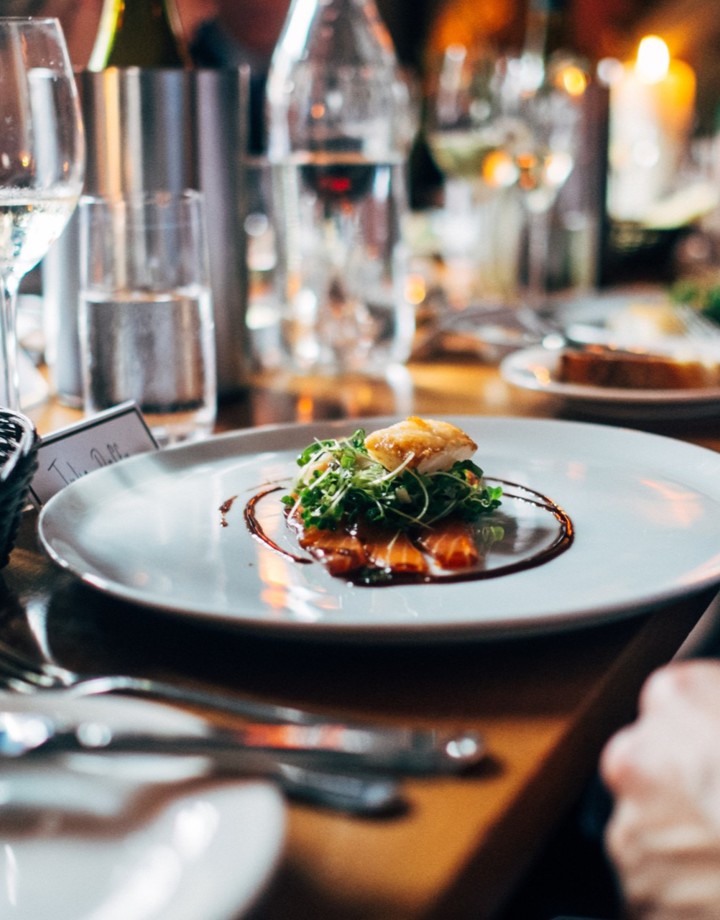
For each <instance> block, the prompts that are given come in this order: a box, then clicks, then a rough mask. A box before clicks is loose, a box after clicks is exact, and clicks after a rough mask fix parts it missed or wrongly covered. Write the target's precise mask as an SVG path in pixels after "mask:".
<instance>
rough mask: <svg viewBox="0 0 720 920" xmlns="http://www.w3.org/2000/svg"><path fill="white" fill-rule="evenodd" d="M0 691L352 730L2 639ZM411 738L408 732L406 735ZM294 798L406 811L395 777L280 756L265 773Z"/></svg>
mask: <svg viewBox="0 0 720 920" xmlns="http://www.w3.org/2000/svg"><path fill="white" fill-rule="evenodd" d="M0 688H4V689H7V690H11V691H15V692H17V693H23V694H29V695H32V694H34V693H41V692H42V691H57V692H58V693H63V694H67V695H70V696H75V697H85V696H97V695H102V694H107V693H114V692H125V693H131V694H137V695H139V696H142V697H147V698H151V699H155V700H162V701H166V702H169V703H172V704H183V705H197V706H200V707H207V708H211V709H214V710H216V711H218V712H226V713H231V714H235V715H240V716H243V717H245V718H250V719H253V720H261V721H264V722H269V723H275V724H290V725H300V726H319V727H328V728H329V729H330V730H332V728H333V726H338V727H341V728H343V729H347V728H348V727H349V726H348V725H340V723H334V722H332V721H330V720H328V719H327V718H326V717H325V716H322V715H321V714H319V713H315V712H310V711H305V710H301V709H295V708H291V707H287V706H276V705H273V704H270V703H264V702H262V703H261V702H255V701H252V700H247V699H242V698H239V697H230V696H228V695H226V694H221V693H214V692H209V691H204V690H195V689H192V688H185V687H182V688H181V687H178V686H175V685H174V684H169V683H166V682H164V681H157V680H152V679H149V678H144V677H134V676H130V675H125V674H109V675H90V674H79V673H77V672H75V671H71V670H70V669H68V668H64V667H62V666H61V665H58V664H56V663H54V662H48V661H46V662H42V663H41V662H38V661H36V660H33V659H32V658H30V657H28V656H26V655H25V654H23V653H22V652H20V651H18V650H17V649H15V648H13V647H12V646H9V645H7V644H5V643H4V642H2V641H0ZM363 729H364V730H366V731H368V732H371V733H374V734H377V736H378V737H379V738H380V740H382V735H383V734H386V733H388V732H391V731H396V732H397V733H398V736H400V735H401V734H402V733H403V730H402V729H397V730H393V729H384V728H379V727H373V726H365V725H363ZM404 734H405V737H406V740H407V739H408V733H407V732H405V733H404ZM433 734H434V733H432V732H430V731H422V730H413V731H412V732H410V733H409V743H410V745H412V742H413V741H418V740H419V741H420V744H421V746H422V743H423V741H427V740H433V741H434V740H435V739H434V738H432V735H433ZM265 775H268V776H271V778H273V779H274V780H275V781H276V782H277V783H278V784H279V785H280V787H281V788H282V790H283V792H284V793H285V794H286V795H287V796H288V797H289V798H292V799H296V800H298V801H301V802H308V803H311V804H314V805H319V806H321V807H324V808H330V809H334V810H337V811H343V812H349V813H351V814H356V815H361V816H374V815H384V814H387V813H388V812H390V813H394V812H395V811H397V810H398V809H402V807H403V805H404V799H403V797H402V795H401V793H400V787H399V781H398V779H397V778H396V777H391V776H384V775H381V774H380V773H377V772H376V773H374V774H372V775H369V774H367V773H366V772H365V771H364V770H363V769H362V764H361V763H360V761H358V769H356V770H352V769H350V768H348V766H347V764H346V765H345V768H344V769H335V770H333V769H330V768H328V769H321V768H319V767H317V766H310V765H307V766H305V765H302V764H297V763H292V762H285V761H284V760H283V757H282V752H278V758H277V761H276V765H275V769H274V770H273V771H272V772H270V771H265Z"/></svg>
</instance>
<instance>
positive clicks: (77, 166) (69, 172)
mask: <svg viewBox="0 0 720 920" xmlns="http://www.w3.org/2000/svg"><path fill="white" fill-rule="evenodd" d="M0 124H1V125H2V131H0V340H1V342H0V343H1V345H2V358H1V360H2V368H1V370H2V373H1V374H0V404H2V405H4V406H7V407H9V408H11V409H18V408H20V382H19V376H18V363H17V335H16V328H15V327H16V312H17V291H18V287H19V284H20V281H21V280H22V278H23V276H24V275H25V274H26V273H27V272H28V271H29V270H30V269H31V268H33V266H35V265H36V264H37V263H38V262H39V261H40V259H42V257H43V256H44V255H45V254H46V252H47V251H48V249H49V247H50V245H51V244H52V243H53V242H54V241H55V240H56V239H57V238H58V237H59V236H60V234H61V233H62V231H63V229H64V227H65V225H66V223H67V221H68V219H69V218H70V215H71V214H72V212H73V211H74V209H75V206H76V204H77V201H78V198H79V196H80V192H81V189H82V182H83V174H84V168H85V146H84V136H83V128H82V119H81V116H80V107H79V103H78V96H77V89H76V86H75V81H74V78H73V73H72V67H71V65H70V60H69V57H68V53H67V48H66V45H65V38H64V36H63V32H62V29H61V26H60V24H59V22H58V21H57V20H56V19H52V18H35V19H33V18H20V17H6V18H0Z"/></svg>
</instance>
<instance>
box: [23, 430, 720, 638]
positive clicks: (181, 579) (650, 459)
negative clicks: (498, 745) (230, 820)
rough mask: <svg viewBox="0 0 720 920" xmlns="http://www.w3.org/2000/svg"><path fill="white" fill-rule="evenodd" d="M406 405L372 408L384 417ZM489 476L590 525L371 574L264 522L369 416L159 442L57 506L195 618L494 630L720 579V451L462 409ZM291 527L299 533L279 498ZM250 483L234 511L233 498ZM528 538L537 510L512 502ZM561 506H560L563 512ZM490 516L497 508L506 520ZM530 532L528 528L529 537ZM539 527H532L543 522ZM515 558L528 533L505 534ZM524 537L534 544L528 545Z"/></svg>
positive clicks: (369, 631) (44, 530) (285, 627)
mask: <svg viewBox="0 0 720 920" xmlns="http://www.w3.org/2000/svg"><path fill="white" fill-rule="evenodd" d="M393 421H397V419H394V418H393V419H372V420H368V421H367V422H366V423H365V426H364V427H366V428H367V429H368V430H372V429H374V428H378V427H382V426H384V425H386V424H390V423H391V422H393ZM450 421H453V422H455V424H458V425H459V426H460V427H462V428H464V429H465V430H466V431H467V432H468V433H469V434H470V435H471V436H472V437H473V438H474V440H475V441H476V442H477V443H478V445H479V449H478V452H477V454H476V457H475V459H476V461H477V463H478V464H479V465H480V466H481V467H482V468H483V469H484V471H485V474H486V476H487V477H493V478H495V477H497V478H501V479H504V480H508V481H510V482H514V483H520V484H522V485H524V486H526V487H529V488H530V489H533V490H535V491H536V492H539V493H541V494H542V495H544V496H547V497H548V498H550V499H551V500H553V501H554V502H556V503H557V504H558V505H559V506H560V507H561V508H562V509H564V511H565V512H566V513H567V514H568V515H569V516H570V518H571V520H572V523H573V525H574V527H575V539H574V542H573V543H572V545H571V546H570V548H569V549H568V550H567V551H565V552H563V553H562V554H561V555H558V556H556V557H555V558H553V559H552V560H551V561H548V562H547V563H545V564H543V565H540V566H537V567H534V568H530V569H527V570H524V571H519V572H516V573H514V574H507V575H502V576H499V577H495V578H487V579H482V580H476V581H460V582H457V583H448V584H435V583H432V584H415V585H404V586H403V585H392V586H386V587H358V586H354V585H351V584H348V583H346V582H345V581H343V580H342V579H339V578H335V577H332V576H330V575H329V574H328V573H327V572H326V571H325V569H324V568H323V566H322V565H320V564H319V563H314V564H310V565H301V564H298V563H295V562H293V561H291V560H289V559H287V558H286V557H285V556H283V555H281V554H279V553H278V552H276V551H275V550H273V549H271V548H270V547H268V546H266V545H265V544H264V543H262V542H261V541H259V540H258V539H257V538H256V537H254V536H253V535H252V534H251V533H250V532H249V529H248V527H247V525H246V522H245V520H244V515H243V509H244V506H245V504H246V503H247V502H248V501H249V500H250V499H251V497H252V496H254V495H256V494H257V493H258V492H259V491H261V490H262V489H264V488H266V487H267V486H268V485H270V486H287V485H288V484H289V482H290V480H291V478H292V477H293V476H294V475H295V473H296V471H297V466H296V463H295V460H296V457H297V454H298V452H299V451H300V450H301V449H302V448H303V447H305V446H306V445H307V444H308V443H310V442H311V441H312V440H313V438H314V437H325V436H328V435H333V436H344V435H348V434H351V433H352V431H353V430H354V429H355V428H356V427H359V426H362V425H363V423H362V422H361V421H357V420H352V421H340V422H326V423H322V422H317V423H313V424H310V425H298V426H278V427H272V428H270V427H268V428H259V429H255V430H251V431H247V432H242V433H231V434H227V435H222V436H219V437H217V438H214V439H210V440H208V441H205V442H200V443H196V444H192V445H187V446H181V447H177V448H173V449H169V450H165V451H158V452H156V453H153V454H144V455H140V456H136V457H133V458H130V459H128V460H125V461H122V462H120V463H118V464H116V465H114V466H109V467H105V468H104V469H102V470H99V471H96V472H93V473H91V474H90V475H88V476H86V477H85V478H83V479H80V480H78V481H77V482H75V483H73V484H72V485H70V486H68V487H66V488H65V489H64V490H63V491H62V492H59V493H58V494H57V495H55V496H54V497H53V498H52V499H51V500H50V501H49V502H48V504H47V505H46V506H45V508H44V509H43V511H42V513H41V516H40V521H39V528H40V536H41V539H42V542H43V544H44V546H45V547H46V549H47V551H48V552H49V553H50V555H51V557H52V558H53V559H55V560H56V561H57V562H58V563H59V564H60V565H61V566H64V567H66V568H67V569H69V570H70V571H72V572H74V573H76V574H77V575H78V576H79V577H80V578H82V579H83V580H84V581H85V582H86V583H88V584H89V585H92V586H94V587H96V588H98V589H100V590H101V591H106V592H108V593H110V594H112V595H114V596H117V597H120V598H124V599H126V600H128V601H133V602H136V603H139V604H144V605H149V606H152V607H157V608H162V609H163V610H166V611H173V612H175V613H177V614H179V615H182V616H185V617H191V618H194V619H196V620H197V619H205V620H210V621H215V622H222V623H223V624H227V625H233V626H238V627H244V628H245V629H253V630H260V631H262V632H263V633H273V632H274V633H278V634H285V635H296V636H301V637H306V638H307V637H310V638H312V637H333V638H354V639H357V638H362V639H387V638H389V637H393V638H395V639H413V638H454V637H457V636H459V635H473V636H478V637H492V636H498V635H507V634H515V633H519V632H523V633H531V632H541V631H549V630H555V629H561V628H567V627H569V626H574V625H578V624H581V623H593V622H598V621H602V620H605V619H608V618H613V617H620V616H623V615H627V614H630V613H633V612H637V611H640V610H645V609H648V608H649V607H651V606H652V605H656V604H660V603H662V602H664V601H668V600H670V599H673V598H676V597H678V596H680V595H686V594H689V593H692V592H696V591H699V590H700V589H702V588H705V587H707V586H710V585H713V584H715V583H717V582H720V455H718V454H715V453H714V452H711V451H708V450H704V449H702V448H699V447H695V446H692V445H688V444H685V443H682V442H680V441H675V440H671V439H668V438H661V437H658V436H654V435H649V434H644V433H642V432H637V431H631V430H625V429H611V428H607V427H600V426H595V425H591V424H585V423H578V422H563V421H551V420H540V419H537V420H530V419H499V418H475V417H466V418H452V419H450ZM280 494H282V493H281V492H277V493H272V494H271V495H270V496H268V497H267V498H266V499H265V500H264V501H265V502H266V503H270V504H269V507H270V508H272V509H274V513H275V526H276V528H277V531H276V532H277V533H278V534H279V533H280V531H281V530H282V531H284V532H285V533H289V531H288V529H287V527H286V525H285V523H284V521H283V520H282V512H281V510H280V508H281V505H280V502H279V500H278V496H279V495H280ZM233 496H237V498H236V499H235V501H234V503H233V504H232V508H231V509H230V511H229V512H228V513H227V515H226V518H227V519H226V523H227V526H222V514H221V512H220V510H219V509H220V508H221V506H222V505H223V504H224V503H226V502H228V501H229V500H231V499H232V498H233ZM499 513H501V515H504V516H505V517H504V518H503V517H502V516H501V518H500V520H501V522H502V521H504V524H505V526H506V530H507V531H508V533H509V535H510V536H512V533H513V530H514V528H515V527H516V526H517V530H518V533H520V534H521V533H522V531H523V529H525V530H527V528H525V527H524V524H525V516H526V514H528V513H529V512H528V511H527V509H526V506H524V505H523V504H522V503H518V502H515V501H513V500H512V499H510V498H508V499H507V500H506V501H505V502H504V504H503V505H502V506H501V508H500V509H499ZM545 516H546V517H547V515H545ZM488 523H490V521H488ZM526 535H527V534H526ZM530 539H532V534H531V537H530ZM500 551H501V552H505V553H506V555H507V556H508V559H507V561H508V562H512V560H513V555H512V554H513V553H515V552H516V549H515V548H514V547H513V545H512V543H511V544H510V545H509V546H508V545H507V544H505V543H504V544H500ZM519 551H520V550H517V552H519Z"/></svg>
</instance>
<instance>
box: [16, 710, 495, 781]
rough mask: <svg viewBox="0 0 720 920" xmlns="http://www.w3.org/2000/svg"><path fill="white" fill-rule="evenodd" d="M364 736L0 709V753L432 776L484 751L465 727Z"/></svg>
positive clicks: (469, 761)
mask: <svg viewBox="0 0 720 920" xmlns="http://www.w3.org/2000/svg"><path fill="white" fill-rule="evenodd" d="M388 742H389V743H388V744H387V745H384V744H383V739H382V737H379V736H378V735H368V733H367V732H363V731H362V729H360V730H358V729H352V728H350V729H345V730H341V729H338V728H336V727H333V728H331V729H327V728H324V727H321V726H313V727H305V726H279V725H272V726H266V725H259V724H254V725H252V726H250V727H249V728H243V729H219V728H210V727H205V729H204V731H203V732H201V733H193V732H190V733H188V732H167V731H163V732H159V733H155V732H153V733H150V732H147V731H142V730H128V729H116V728H113V727H112V725H110V724H109V723H108V722H105V721H103V720H102V719H97V720H96V719H92V718H83V719H77V720H71V719H69V718H67V717H51V716H49V715H47V714H45V713H42V712H14V711H0V757H11V758H16V757H25V756H33V757H37V756H41V755H42V756H48V755H57V754H66V753H69V752H70V753H72V752H90V753H98V752H101V753H115V754H118V753H120V754H158V755H160V754H164V755H175V756H177V755H182V756H204V757H211V758H212V761H213V764H214V765H215V766H216V767H223V766H225V767H228V768H230V769H232V767H233V765H234V764H235V763H236V762H238V761H239V762H241V763H242V764H243V765H249V766H251V767H252V766H253V764H256V765H257V766H258V768H259V769H260V770H264V769H265V768H266V765H267V764H269V763H273V764H275V763H276V762H277V761H278V759H279V758H282V760H283V762H285V763H289V764H297V765H300V766H308V767H315V768H318V769H323V768H325V769H327V768H329V767H330V768H345V769H353V768H354V769H356V770H358V771H360V772H365V771H370V772H375V771H380V770H385V771H390V772H393V773H402V774H419V775H428V774H429V775H436V774H443V773H451V772H456V771H457V770H459V769H462V768H463V767H466V766H469V765H471V764H473V763H476V762H477V761H478V760H479V759H480V758H481V757H482V756H483V753H484V752H483V749H482V744H481V743H480V742H479V740H478V739H477V737H476V736H474V735H473V734H471V733H467V734H466V735H464V736H462V737H460V738H457V739H453V740H452V741H450V743H449V744H447V745H446V746H445V748H444V749H443V748H442V746H441V745H432V746H431V747H429V746H427V745H420V746H417V745H416V746H409V747H407V748H401V747H399V746H398V745H397V736H396V735H392V736H388Z"/></svg>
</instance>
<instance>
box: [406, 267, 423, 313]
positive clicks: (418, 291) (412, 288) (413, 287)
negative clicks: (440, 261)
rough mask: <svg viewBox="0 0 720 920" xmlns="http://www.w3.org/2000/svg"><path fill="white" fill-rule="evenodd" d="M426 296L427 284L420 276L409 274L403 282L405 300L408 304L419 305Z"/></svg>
mask: <svg viewBox="0 0 720 920" xmlns="http://www.w3.org/2000/svg"><path fill="white" fill-rule="evenodd" d="M426 296H427V284H426V283H425V279H424V278H423V276H422V275H416V274H410V275H408V277H407V279H406V281H405V298H406V299H407V301H408V302H409V303H412V304H415V305H416V306H417V305H418V304H421V303H422V302H423V300H425V297H426Z"/></svg>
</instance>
